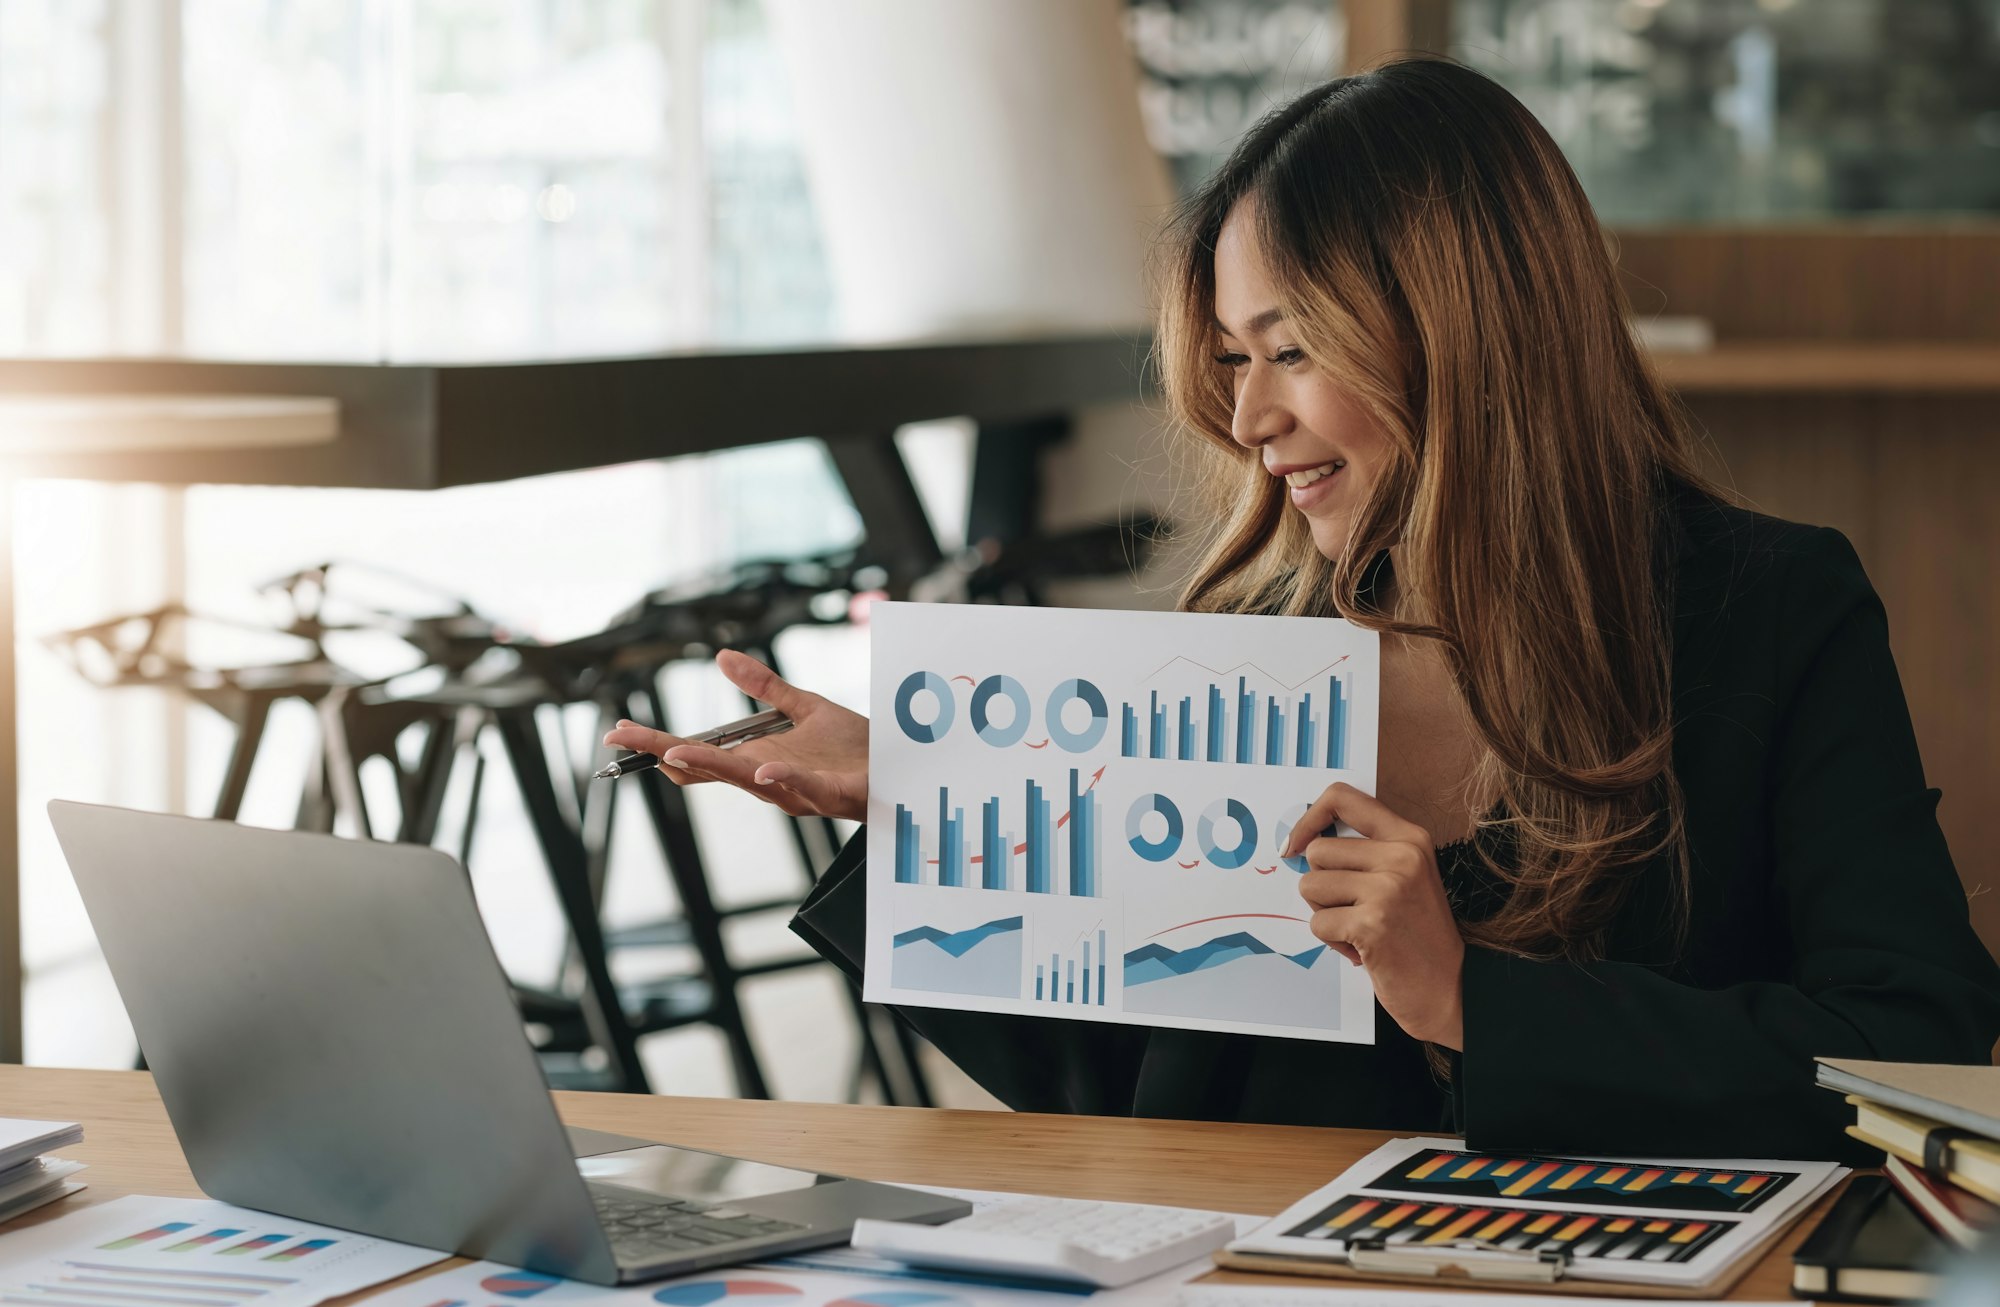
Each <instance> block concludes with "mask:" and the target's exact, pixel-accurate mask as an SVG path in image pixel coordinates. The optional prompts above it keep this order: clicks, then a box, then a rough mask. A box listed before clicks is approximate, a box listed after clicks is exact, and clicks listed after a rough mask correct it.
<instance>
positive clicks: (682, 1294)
mask: <svg viewBox="0 0 2000 1307" xmlns="http://www.w3.org/2000/svg"><path fill="white" fill-rule="evenodd" d="M798 1299H799V1291H798V1290H797V1289H796V1288H794V1287H793V1286H791V1285H789V1284H780V1283H778V1282H777V1281H776V1280H696V1281H693V1282H692V1283H689V1284H670V1285H668V1286H667V1287H666V1288H664V1289H661V1290H659V1291H658V1292H657V1293H655V1294H654V1295H653V1301H654V1302H657V1303H662V1304H664V1305H665V1307H709V1304H710V1303H718V1302H727V1303H729V1304H730V1307H762V1304H767V1303H769V1304H777V1303H784V1304H787V1307H792V1305H794V1304H796V1303H797V1302H798Z"/></svg>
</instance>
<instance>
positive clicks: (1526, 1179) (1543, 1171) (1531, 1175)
mask: <svg viewBox="0 0 2000 1307" xmlns="http://www.w3.org/2000/svg"><path fill="white" fill-rule="evenodd" d="M1556 1169H1557V1164H1556V1163H1555V1162H1543V1163H1542V1164H1541V1165H1540V1166H1538V1167H1536V1168H1535V1169H1534V1170H1532V1171H1530V1172H1528V1173H1527V1174H1526V1175H1524V1176H1522V1177H1521V1178H1520V1179H1518V1180H1516V1181H1515V1182H1514V1183H1512V1184H1510V1185H1508V1186H1507V1187H1506V1188H1505V1189H1503V1190H1501V1191H1500V1192H1501V1195H1502V1196H1503V1197H1512V1196H1514V1195H1515V1194H1524V1193H1526V1192H1528V1190H1530V1189H1532V1188H1534V1187H1535V1185H1536V1184H1537V1183H1538V1182H1539V1181H1540V1180H1541V1179H1542V1178H1543V1177H1544V1176H1547V1175H1550V1174H1551V1173H1553V1172H1554V1171H1555V1170H1556Z"/></svg>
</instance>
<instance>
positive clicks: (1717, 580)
mask: <svg viewBox="0 0 2000 1307" xmlns="http://www.w3.org/2000/svg"><path fill="white" fill-rule="evenodd" d="M1664 518H1665V520H1664V523H1663V526H1664V527H1665V529H1666V532H1667V537H1666V543H1667V550H1666V553H1667V555H1668V557H1669V558H1671V560H1672V571H1673V576H1674V583H1675V584H1674V590H1675V594H1676V600H1677V606H1678V607H1679V608H1680V610H1681V612H1682V613H1683V615H1686V614H1687V613H1689V612H1690V611H1693V612H1701V611H1715V610H1718V609H1721V608H1725V607H1727V608H1738V607H1741V606H1742V605H1745V604H1752V605H1760V604H1761V605H1770V604H1779V605H1781V606H1782V607H1784V608H1785V609H1787V610H1792V611H1794V612H1795V611H1796V610H1797V609H1798V608H1800V607H1802V606H1803V607H1805V608H1817V607H1828V606H1831V607H1841V606H1844V605H1845V604H1849V603H1852V602H1853V601H1854V600H1857V599H1861V598H1863V597H1872V595H1873V593H1874V592H1873V588H1872V587H1871V586H1870V585H1869V582H1868V574H1867V571H1866V569H1864V568H1863V567H1862V565H1861V558H1860V556H1859V555H1858V554H1856V553H1855V550H1854V546H1853V544H1851V543H1850V542H1849V541H1848V539H1847V537H1846V536H1845V535H1843V534H1841V532H1839V531H1837V530H1835V529H1834V528H1832V527H1827V526H1813V525H1810V524H1808V523H1804V522H1792V521H1788V520H1786V519H1784V518H1781V517H1772V516H1770V515H1768V514H1765V513H1759V512H1756V511H1754V510H1752V509H1749V508H1745V507H1743V506H1741V505H1738V504H1733V503H1730V502H1729V501H1727V500H1725V499H1722V498H1720V497H1718V496H1716V495H1713V494H1711V493H1709V492H1707V491H1705V490H1701V489H1698V488H1694V487H1687V488H1683V489H1680V490H1677V491H1675V492H1674V493H1673V494H1672V495H1671V496H1669V500H1668V504H1667V507H1666V511H1665V514H1664Z"/></svg>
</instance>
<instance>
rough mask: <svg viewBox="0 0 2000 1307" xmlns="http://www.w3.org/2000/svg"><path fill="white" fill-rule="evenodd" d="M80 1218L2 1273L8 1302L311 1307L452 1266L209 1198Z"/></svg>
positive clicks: (110, 1208)
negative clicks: (64, 1238) (65, 1234)
mask: <svg viewBox="0 0 2000 1307" xmlns="http://www.w3.org/2000/svg"><path fill="white" fill-rule="evenodd" d="M79 1215H80V1216H82V1218H83V1219H82V1221H81V1229H80V1230H79V1232H78V1234H77V1235H76V1236H74V1238H73V1239H72V1240H71V1241H69V1242H67V1243H66V1244H54V1245H47V1246H45V1248H46V1250H45V1251H43V1252H42V1253H41V1254H39V1260H36V1259H34V1258H27V1257H24V1258H21V1259H19V1260H18V1261H17V1262H14V1263H12V1264H8V1265H6V1266H4V1267H0V1304H7V1305H8V1307H29V1305H30V1304H41V1307H52V1305H53V1304H64V1305H65V1307H309V1304H312V1303H316V1302H321V1301H324V1300H325V1299H327V1298H330V1297H337V1296H339V1295H342V1294H346V1293H351V1292H353V1291H354V1290H356V1289H360V1288H362V1287H363V1286H365V1285H369V1284H375V1283H379V1282H381V1281H383V1280H386V1279H393V1278H395V1277H397V1276H400V1275H405V1274H407V1273H409V1272H410V1271H414V1270H417V1269H418V1268H420V1267H423V1266H428V1265H430V1264H431V1263H433V1262H438V1261H442V1260H443V1258H444V1254H442V1253H438V1252H433V1251H431V1250H429V1249H425V1248H413V1247H410V1246H408V1245H406V1244H398V1243H392V1242H390V1241H388V1240H386V1239H376V1238H372V1237H370V1236H367V1235H358V1234H349V1233H347V1232H344V1231H340V1230H333V1229H329V1228H328V1227H326V1226H322V1225H313V1224H310V1223H307V1222H303V1221H292V1220H288V1219H286V1218H282V1217H274V1216H271V1215H269V1214H267V1213H263V1212H254V1211H250V1210H248V1209H246V1208H241V1207H233V1206H231V1205H229V1204H227V1203H219V1202H214V1201H211V1200H208V1199H187V1198H150V1197H143V1196H139V1195H126V1196H124V1197H120V1198H114V1199H112V1200H111V1201H109V1202H107V1203H104V1204H102V1205H100V1206H98V1207H95V1208H91V1209H88V1212H87V1216H85V1215H83V1214H79ZM68 1220H69V1218H67V1217H66V1218H64V1220H63V1221H62V1222H57V1223H55V1225H52V1226H51V1227H49V1229H50V1230H51V1231H52V1232H53V1231H55V1230H59V1229H60V1228H61V1227H62V1225H63V1224H64V1223H66V1222H67V1221H68Z"/></svg>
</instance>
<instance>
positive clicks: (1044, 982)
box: [1035, 928, 1110, 1007]
mask: <svg viewBox="0 0 2000 1307" xmlns="http://www.w3.org/2000/svg"><path fill="white" fill-rule="evenodd" d="M1093 933H1094V934H1095V936H1096V939H1095V941H1094V942H1093V940H1092V934H1093ZM1093 945H1094V946H1093ZM1109 957H1110V952H1109V946H1108V944H1107V941H1106V939H1105V932H1104V930H1103V929H1102V928H1098V929H1097V930H1095V931H1094V932H1092V931H1085V932H1084V933H1083V937H1082V940H1081V942H1080V944H1079V945H1078V946H1077V949H1076V951H1075V952H1072V953H1070V954H1069V955H1068V956H1064V954H1063V953H1062V952H1061V950H1056V951H1053V952H1051V953H1050V954H1049V960H1048V963H1047V965H1046V966H1045V965H1043V964H1042V963H1039V962H1037V963H1036V964H1035V997H1036V998H1038V999H1044V1000H1046V1001H1047V1002H1050V1003H1080V1004H1082V1005H1084V1006H1087V1007H1104V1006H1106V1005H1107V1004H1108V1002H1109V999H1110V993H1109V991H1107V990H1106V989H1105V987H1104V986H1105V973H1106V967H1105V963H1106V961H1107V959H1108V958H1109ZM1079 977H1081V980H1082V983H1081V984H1079V983H1078V979H1079Z"/></svg>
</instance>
